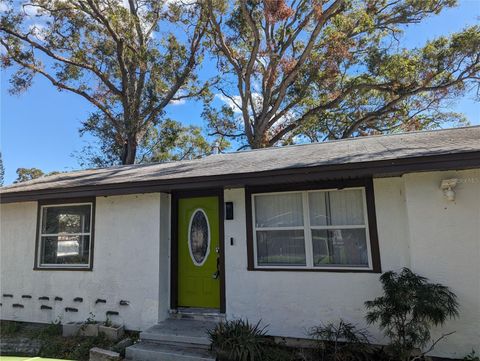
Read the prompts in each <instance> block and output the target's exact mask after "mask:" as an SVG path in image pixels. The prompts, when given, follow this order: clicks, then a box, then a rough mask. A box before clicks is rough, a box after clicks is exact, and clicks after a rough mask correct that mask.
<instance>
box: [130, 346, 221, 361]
mask: <svg viewBox="0 0 480 361" xmlns="http://www.w3.org/2000/svg"><path fill="white" fill-rule="evenodd" d="M126 358H127V360H134V361H215V356H213V354H212V353H210V352H209V351H207V350H203V349H193V350H192V349H187V348H185V347H183V346H174V345H162V344H158V343H152V342H146V341H142V342H140V343H137V344H135V345H133V346H130V347H128V348H127V351H126Z"/></svg>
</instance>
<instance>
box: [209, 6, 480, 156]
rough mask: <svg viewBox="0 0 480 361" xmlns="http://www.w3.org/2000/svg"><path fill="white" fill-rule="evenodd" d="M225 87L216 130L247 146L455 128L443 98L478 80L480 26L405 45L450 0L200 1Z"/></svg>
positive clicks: (214, 119)
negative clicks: (410, 32)
mask: <svg viewBox="0 0 480 361" xmlns="http://www.w3.org/2000/svg"><path fill="white" fill-rule="evenodd" d="M206 2H207V4H208V13H209V15H208V18H209V34H210V41H211V44H212V48H213V49H214V52H215V55H216V56H217V58H218V68H219V70H220V72H221V73H222V74H225V75H224V76H223V82H221V83H219V84H218V85H217V88H218V93H219V96H220V97H221V98H223V99H224V100H226V101H227V102H228V103H230V106H223V107H222V109H218V108H217V107H214V106H213V105H209V106H208V107H207V108H206V110H205V115H206V116H207V117H209V119H210V124H211V126H212V128H213V129H214V133H216V134H220V135H222V136H227V137H228V136H231V137H239V138H242V139H243V140H244V142H245V145H246V146H248V147H251V148H260V147H268V146H273V145H275V144H282V143H288V142H292V141H294V140H295V137H296V136H303V137H308V138H309V139H310V140H323V139H338V138H346V137H351V136H357V135H365V134H372V133H386V132H392V131H396V130H398V129H401V130H412V129H424V128H429V127H436V126H439V125H440V124H442V123H443V122H453V123H462V122H463V121H464V118H463V117H462V115H460V114H455V113H452V112H450V111H448V101H449V100H451V99H455V98H458V97H459V96H461V95H463V94H465V93H466V92H468V91H471V87H473V86H475V84H478V80H479V74H480V28H479V27H478V26H472V27H470V28H466V29H464V30H463V31H461V32H459V33H456V34H452V35H451V36H449V37H440V38H438V39H435V40H432V41H429V42H428V43H426V44H424V46H423V47H420V48H415V49H406V48H405V47H404V46H403V43H402V31H403V30H404V29H405V27H406V26H408V25H409V24H415V23H419V22H421V21H423V20H424V19H425V18H427V17H428V16H432V15H435V14H438V13H439V12H440V11H441V10H442V9H444V8H446V7H451V6H454V5H455V1H454V0H366V1H363V0H361V1H360V0H330V1H327V0H324V1H322V0H238V1H223V0H206Z"/></svg>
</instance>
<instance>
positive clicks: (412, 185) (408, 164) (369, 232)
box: [0, 126, 480, 358]
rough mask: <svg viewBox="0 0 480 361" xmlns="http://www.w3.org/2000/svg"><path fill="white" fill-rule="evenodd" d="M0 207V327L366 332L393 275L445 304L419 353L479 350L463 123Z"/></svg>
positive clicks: (32, 185) (477, 248)
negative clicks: (210, 325)
mask: <svg viewBox="0 0 480 361" xmlns="http://www.w3.org/2000/svg"><path fill="white" fill-rule="evenodd" d="M442 184H443V187H442ZM0 197H1V198H0V199H1V214H0V218H1V223H0V241H1V245H0V247H1V248H0V251H1V258H0V261H1V264H0V269H1V279H0V281H1V284H0V287H1V291H0V297H1V300H0V302H1V307H0V317H1V319H5V320H18V321H29V322H43V323H48V322H52V321H54V320H56V319H58V318H61V320H62V322H71V321H82V320H85V319H86V318H87V317H89V314H90V313H93V314H94V315H95V316H96V317H97V319H102V318H104V317H105V314H106V312H107V311H111V312H110V314H111V315H112V316H111V317H114V318H115V320H116V321H117V322H122V323H124V324H125V325H126V327H128V328H130V329H136V330H144V329H146V328H148V327H150V326H152V325H155V324H156V323H158V322H160V321H162V320H165V319H167V318H168V317H169V313H171V312H175V310H178V309H181V310H185V309H188V308H190V309H192V310H196V312H202V311H205V312H209V313H212V312H213V313H214V312H218V313H220V314H225V316H226V317H227V318H229V319H233V318H240V317H242V318H248V319H249V320H251V321H257V320H260V319H261V320H262V321H263V323H264V324H268V325H269V332H270V333H271V334H272V335H278V336H286V337H300V338H304V337H306V330H307V329H309V328H310V327H312V326H315V325H318V324H320V323H321V322H324V323H326V322H330V321H335V320H339V319H340V318H343V319H344V320H347V321H350V322H352V323H355V324H357V325H359V326H366V323H365V320H364V315H365V309H364V302H365V301H366V300H371V299H373V298H375V297H377V296H379V295H380V294H381V284H380V282H379V276H380V274H381V273H382V272H385V271H388V270H400V269H401V268H402V267H409V268H411V269H412V270H413V271H414V272H417V273H419V274H421V275H423V276H426V277H428V278H429V279H430V280H431V281H433V282H439V283H442V284H444V285H447V286H448V287H450V288H451V290H452V291H453V292H454V293H455V294H456V295H457V296H458V301H459V304H460V316H459V317H458V318H457V319H455V320H451V321H448V322H447V324H446V325H445V326H444V327H443V329H442V330H435V335H437V336H438V335H439V334H441V333H442V332H450V331H455V333H454V334H453V335H451V336H449V337H448V338H446V339H445V340H442V342H440V343H439V344H438V345H437V347H436V349H435V352H434V354H436V355H439V356H444V357H452V358H455V357H457V358H460V357H463V356H465V354H467V353H469V352H470V351H471V350H472V348H473V349H476V350H477V352H479V351H480V127H478V126H477V127H466V128H457V129H447V130H438V131H427V132H418V133H407V134H396V135H389V136H371V137H361V138H356V139H349V140H341V141H333V142H327V143H320V144H308V145H298V146H287V147H282V148H271V149H264V150H253V151H245V152H237V153H231V154H218V155H211V156H208V157H205V158H203V159H199V160H192V161H181V162H172V163H162V164H151V165H131V166H119V167H112V168H107V169H94V170H82V171H76V172H71V173H63V174H58V175H54V176H49V177H43V178H39V179H36V180H32V181H29V182H25V183H20V184H14V185H11V186H7V187H3V188H1V190H0ZM42 305H43V306H48V307H42ZM112 311H113V312H112ZM116 313H118V314H116ZM369 330H370V332H371V333H372V334H373V336H375V337H376V341H377V342H378V343H382V342H385V340H384V339H382V335H381V333H380V332H379V331H378V330H377V329H375V327H374V326H369Z"/></svg>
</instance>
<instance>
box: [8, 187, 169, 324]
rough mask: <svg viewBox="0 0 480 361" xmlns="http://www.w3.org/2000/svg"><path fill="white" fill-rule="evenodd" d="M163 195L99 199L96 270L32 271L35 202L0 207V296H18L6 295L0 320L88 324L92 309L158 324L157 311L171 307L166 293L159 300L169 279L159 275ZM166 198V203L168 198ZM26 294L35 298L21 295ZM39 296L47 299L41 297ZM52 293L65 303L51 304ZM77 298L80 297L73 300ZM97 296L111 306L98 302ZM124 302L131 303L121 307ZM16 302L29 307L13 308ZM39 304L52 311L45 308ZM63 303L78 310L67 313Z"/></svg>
mask: <svg viewBox="0 0 480 361" xmlns="http://www.w3.org/2000/svg"><path fill="white" fill-rule="evenodd" d="M160 199H161V195H160V194H159V193H156V194H147V195H128V196H113V197H98V198H97V199H96V212H95V230H94V232H95V239H94V242H95V243H94V260H93V270H92V271H64V270H61V271H47V270H42V271H34V270H33V262H34V254H35V237H36V227H37V202H26V203H11V204H2V205H1V209H0V211H1V216H0V218H1V223H0V253H1V258H0V262H1V263H0V269H1V278H0V288H1V291H0V293H1V294H4V293H9V294H13V295H14V298H5V297H2V299H1V302H2V306H1V307H0V318H1V319H7V320H17V321H29V322H44V323H48V322H52V321H55V320H56V319H57V318H58V317H61V319H62V322H63V323H67V322H72V321H85V320H86V319H87V317H89V313H90V312H91V313H93V314H94V315H95V319H96V320H99V321H101V320H104V319H105V312H106V311H107V310H112V311H118V312H119V316H112V317H111V319H112V321H114V322H121V323H124V324H125V325H126V327H128V328H130V329H143V328H145V327H148V326H151V325H153V324H155V323H156V322H157V320H158V316H159V310H160V309H166V307H168V305H165V304H164V303H165V301H166V297H159V294H160V291H159V287H160V285H162V287H166V286H165V284H164V283H165V279H167V277H168V275H166V274H164V273H160V272H159V267H160V262H159V255H160V237H161V233H162V232H161V229H160V226H161V225H162V226H164V225H165V222H160V209H161V202H160ZM162 199H163V200H164V201H168V197H167V198H165V196H164V195H162ZM162 236H163V235H162ZM162 251H163V252H165V249H164V248H162ZM162 272H163V269H162ZM163 293H165V292H163ZM25 294H26V295H31V296H32V299H22V298H21V296H22V295H25ZM41 296H47V297H49V298H50V300H49V301H40V300H38V297H41ZM55 296H59V297H62V298H63V301H54V300H53V299H54V297H55ZM75 297H82V298H83V302H82V303H79V302H73V299H74V298H75ZM98 298H101V299H106V300H107V303H106V304H102V303H99V304H97V305H95V301H96V300H97V299H98ZM120 300H127V301H129V302H130V305H129V306H120V305H119V301H120ZM13 303H20V304H23V305H24V308H13V307H12V304H13ZM160 303H162V304H160ZM42 304H45V305H48V306H51V307H53V310H40V305H42ZM65 307H74V308H77V309H78V312H77V313H73V312H65Z"/></svg>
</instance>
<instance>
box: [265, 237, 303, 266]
mask: <svg viewBox="0 0 480 361" xmlns="http://www.w3.org/2000/svg"><path fill="white" fill-rule="evenodd" d="M257 255H258V264H259V265H270V266H271V265H283V266H292V265H295V266H304V265H305V264H306V263H305V238H304V233H303V230H281V231H257Z"/></svg>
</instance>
